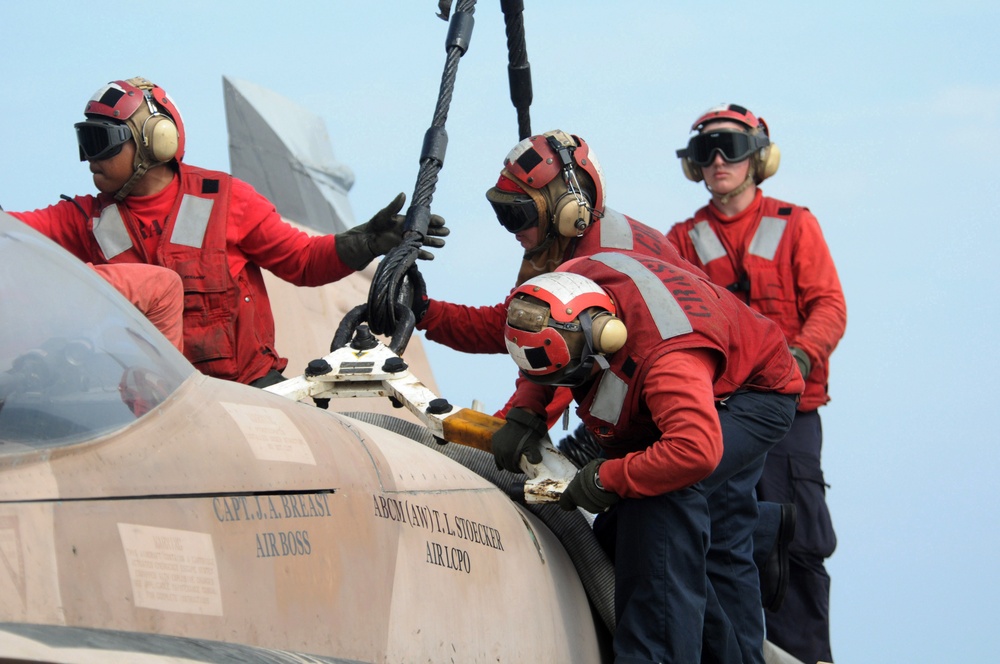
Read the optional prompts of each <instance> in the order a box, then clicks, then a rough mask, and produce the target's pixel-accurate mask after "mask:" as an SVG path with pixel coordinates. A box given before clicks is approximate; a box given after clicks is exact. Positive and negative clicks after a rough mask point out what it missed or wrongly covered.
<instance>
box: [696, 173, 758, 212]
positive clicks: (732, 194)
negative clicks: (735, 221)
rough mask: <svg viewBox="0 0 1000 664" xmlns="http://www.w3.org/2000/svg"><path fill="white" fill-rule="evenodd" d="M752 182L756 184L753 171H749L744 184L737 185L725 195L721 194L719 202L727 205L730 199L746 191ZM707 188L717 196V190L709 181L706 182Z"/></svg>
mask: <svg viewBox="0 0 1000 664" xmlns="http://www.w3.org/2000/svg"><path fill="white" fill-rule="evenodd" d="M752 184H754V179H753V173H749V172H748V173H747V179H746V180H744V181H743V184H741V185H740V186H738V187H736V189H733V190H732V191H731V192H729V193H728V194H723V195H721V196H719V203H720V204H722V205H725V204H726V203H728V202H729V201H731V200H732V199H733V198H735V197H736V196H739V195H740V194H742V193H743V192H744V191H746V190H747V189H749V188H750V186H751V185H752ZM705 189H708V191H709V192H710V193H711V194H712V195H713V196H715V192H714V191H712V188H711V187H710V186H708V182H707V181H706V182H705Z"/></svg>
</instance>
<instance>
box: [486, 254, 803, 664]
mask: <svg viewBox="0 0 1000 664" xmlns="http://www.w3.org/2000/svg"><path fill="white" fill-rule="evenodd" d="M505 340H506V345H507V348H508V351H509V353H510V354H511V356H512V357H513V358H514V360H515V362H516V363H517V365H518V366H519V367H520V369H521V372H522V374H523V375H524V376H525V378H526V379H528V381H531V382H530V383H529V385H530V388H525V389H523V390H520V391H519V392H518V395H517V397H516V399H515V402H514V403H515V405H516V406H517V407H519V408H523V409H525V410H528V411H532V412H536V413H537V412H539V409H540V408H543V407H544V405H545V404H546V403H547V401H548V399H549V397H550V395H551V392H552V391H553V390H555V389H557V387H558V386H567V387H569V388H571V390H572V393H573V397H574V399H575V400H576V402H577V403H578V404H579V406H578V408H577V414H578V415H579V417H580V418H581V420H583V422H584V423H585V424H586V426H587V427H588V429H589V430H590V431H591V432H592V433H593V434H594V435H595V436H596V437H597V439H598V440H599V441H600V443H601V446H602V448H603V451H604V457H602V458H597V459H594V460H592V461H591V462H589V463H588V464H587V465H586V466H584V467H583V468H582V469H581V470H580V471H579V472H578V474H577V475H576V477H575V478H574V479H573V481H572V482H571V483H570V485H569V487H568V488H567V491H566V492H565V493H564V494H563V497H562V499H561V500H560V505H561V506H562V507H564V508H566V509H573V508H574V507H577V506H578V507H582V508H583V509H585V510H587V511H589V512H593V513H597V514H598V517H597V520H596V521H595V524H594V531H595V533H598V535H599V537H601V538H602V541H604V542H605V543H606V548H607V549H609V552H610V553H611V554H612V557H613V558H614V562H615V613H616V623H617V629H616V632H615V636H614V649H615V657H616V661H629V662H639V661H643V662H645V661H650V662H653V661H656V662H698V661H720V662H740V661H743V662H760V663H762V662H763V661H764V660H763V650H762V648H763V638H764V634H763V617H762V615H761V613H762V612H761V606H760V600H759V587H758V579H757V569H756V566H755V565H754V563H753V543H752V532H753V530H754V527H755V525H756V522H757V500H756V496H755V495H754V485H755V483H756V481H757V478H758V477H759V476H760V471H761V468H762V466H763V462H764V456H765V455H766V453H767V450H768V449H769V448H770V447H771V446H773V445H774V444H775V443H776V442H777V441H778V440H779V439H780V438H781V437H783V436H784V434H785V432H786V431H787V430H788V426H789V425H790V424H791V422H792V419H793V417H794V413H795V405H796V401H797V397H798V395H799V394H800V393H801V391H802V388H803V382H802V378H801V376H800V375H799V372H798V370H797V368H796V366H795V361H794V359H793V358H792V356H791V354H790V353H789V351H788V348H787V346H786V344H785V342H784V337H783V335H782V333H781V330H780V329H778V327H777V326H776V325H775V324H774V323H772V322H771V321H768V320H767V319H766V318H764V317H762V316H760V315H759V314H756V313H755V312H753V311H751V310H750V309H749V308H747V307H745V306H744V305H742V304H741V303H740V302H739V301H737V300H736V298H734V297H732V296H731V295H730V294H728V293H726V292H725V290H724V289H721V288H719V287H718V286H715V285H713V284H711V283H710V282H708V281H707V280H704V279H701V278H699V277H698V276H697V275H695V274H692V273H690V272H687V271H684V270H682V269H680V268H677V267H676V266H673V265H671V264H669V263H665V262H663V261H659V260H656V259H653V258H650V257H648V256H642V255H638V254H634V253H633V254H625V253H597V254H594V255H592V256H590V257H588V258H580V259H577V260H572V261H569V262H567V263H564V264H563V265H562V266H560V267H559V268H558V269H557V270H556V271H555V272H553V273H550V274H546V275H541V276H538V277H535V278H533V279H530V280H528V281H526V282H525V283H523V284H522V285H521V286H519V287H518V288H517V289H516V290H515V293H514V298H513V299H512V300H511V302H510V305H509V308H508V317H507V324H506V326H505ZM609 508H610V511H609V512H607V513H604V511H605V510H607V509H609ZM710 546H711V547H712V548H717V549H719V550H722V551H725V555H726V558H727V565H725V566H720V567H719V568H717V569H716V570H714V571H713V569H712V568H710V567H709V566H708V565H707V557H708V556H709V551H710ZM703 649H704V653H703ZM703 656H704V658H705V659H704V660H703Z"/></svg>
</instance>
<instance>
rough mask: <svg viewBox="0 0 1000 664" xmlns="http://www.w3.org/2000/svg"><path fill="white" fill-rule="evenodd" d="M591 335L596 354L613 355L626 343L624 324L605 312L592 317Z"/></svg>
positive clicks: (626, 336) (626, 332) (626, 333)
mask: <svg viewBox="0 0 1000 664" xmlns="http://www.w3.org/2000/svg"><path fill="white" fill-rule="evenodd" d="M591 333H592V334H593V337H594V350H596V351H597V352H598V353H614V352H616V351H618V350H621V347H622V346H624V345H625V342H626V341H628V330H627V329H625V323H623V322H622V321H621V319H619V318H617V317H616V316H614V315H612V314H611V313H610V312H607V311H605V312H602V313H599V314H597V315H596V316H594V321H593V323H592V324H591Z"/></svg>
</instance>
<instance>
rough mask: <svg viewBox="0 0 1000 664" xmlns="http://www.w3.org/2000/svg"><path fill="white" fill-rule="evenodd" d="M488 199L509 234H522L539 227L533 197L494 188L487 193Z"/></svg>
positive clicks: (536, 208) (536, 207)
mask: <svg viewBox="0 0 1000 664" xmlns="http://www.w3.org/2000/svg"><path fill="white" fill-rule="evenodd" d="M486 199H487V200H488V201H489V202H490V205H492V206H493V211H494V212H495V213H496V215H497V220H498V221H499V222H500V225H501V226H503V227H504V228H506V229H507V230H508V231H509V232H511V233H520V232H521V231H524V230H527V229H529V228H533V227H535V226H537V225H538V206H536V205H535V201H533V200H531V196H528V195H527V194H516V193H512V192H509V191H500V190H499V189H497V188H496V187H493V188H492V189H490V190H489V191H487V192H486Z"/></svg>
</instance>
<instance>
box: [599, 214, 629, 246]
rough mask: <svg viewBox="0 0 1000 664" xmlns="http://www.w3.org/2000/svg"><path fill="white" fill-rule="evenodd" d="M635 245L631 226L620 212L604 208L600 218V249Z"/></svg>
mask: <svg viewBox="0 0 1000 664" xmlns="http://www.w3.org/2000/svg"><path fill="white" fill-rule="evenodd" d="M634 246H635V240H633V238H632V227H631V226H629V223H628V220H627V219H626V218H625V215H623V214H622V213H621V212H617V211H615V210H612V209H611V208H604V216H603V217H602V218H601V249H628V250H631V249H633V248H634Z"/></svg>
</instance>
